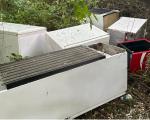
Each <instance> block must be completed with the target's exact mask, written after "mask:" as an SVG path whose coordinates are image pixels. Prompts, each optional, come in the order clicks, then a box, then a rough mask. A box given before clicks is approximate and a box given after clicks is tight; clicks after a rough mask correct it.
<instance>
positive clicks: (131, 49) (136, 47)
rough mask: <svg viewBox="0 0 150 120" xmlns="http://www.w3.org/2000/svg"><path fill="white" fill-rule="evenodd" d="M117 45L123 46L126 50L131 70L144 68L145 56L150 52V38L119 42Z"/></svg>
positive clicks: (135, 70)
mask: <svg viewBox="0 0 150 120" xmlns="http://www.w3.org/2000/svg"><path fill="white" fill-rule="evenodd" d="M118 46H120V47H122V48H125V49H126V50H127V52H128V66H129V70H130V71H131V72H137V71H139V70H144V69H145V66H146V61H147V56H148V54H150V40H148V39H144V38H142V39H136V40H127V41H125V42H122V43H119V44H118Z"/></svg>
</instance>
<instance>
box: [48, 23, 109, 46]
mask: <svg viewBox="0 0 150 120" xmlns="http://www.w3.org/2000/svg"><path fill="white" fill-rule="evenodd" d="M48 36H49V37H50V38H51V39H52V40H54V41H55V42H56V43H57V44H58V45H60V46H61V47H62V48H65V47H67V46H70V45H72V46H73V44H78V43H81V42H86V41H87V42H88V41H92V40H95V39H101V38H105V37H108V36H109V34H108V33H106V32H104V31H103V30H101V29H99V28H97V27H96V26H94V25H92V28H91V27H90V24H89V23H88V24H82V25H79V26H74V27H70V28H65V29H60V30H56V31H51V32H48Z"/></svg>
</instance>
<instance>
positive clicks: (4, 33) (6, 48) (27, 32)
mask: <svg viewBox="0 0 150 120" xmlns="http://www.w3.org/2000/svg"><path fill="white" fill-rule="evenodd" d="M46 32H47V31H46V28H45V27H38V26H31V25H22V24H15V23H6V22H1V23H0V52H1V53H0V64H1V63H5V62H9V59H8V58H7V57H6V56H10V55H11V53H16V54H20V55H22V56H23V57H32V56H36V55H40V54H43V53H45V52H47V51H46V43H45V40H46Z"/></svg>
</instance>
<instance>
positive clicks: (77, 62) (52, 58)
mask: <svg viewBox="0 0 150 120" xmlns="http://www.w3.org/2000/svg"><path fill="white" fill-rule="evenodd" d="M93 48H95V49H97V50H98V51H96V50H94V49H93ZM0 90H1V91H0V106H1V109H0V118H1V119H8V118H11V119H40V118H41V119H46V118H48V119H65V118H75V117H77V116H79V115H81V114H83V113H85V112H87V111H89V110H92V109H94V108H96V107H98V106H100V105H102V104H104V103H107V102H109V101H111V100H113V99H115V98H117V97H119V96H121V95H123V94H125V92H126V90H127V53H126V51H125V50H122V49H121V48H117V47H113V46H109V45H104V44H96V45H92V46H91V48H89V47H85V46H78V47H74V48H69V49H64V50H61V51H56V52H52V53H48V54H45V55H42V56H37V57H33V58H30V59H25V60H22V61H18V62H14V63H9V64H4V65H1V66H0Z"/></svg>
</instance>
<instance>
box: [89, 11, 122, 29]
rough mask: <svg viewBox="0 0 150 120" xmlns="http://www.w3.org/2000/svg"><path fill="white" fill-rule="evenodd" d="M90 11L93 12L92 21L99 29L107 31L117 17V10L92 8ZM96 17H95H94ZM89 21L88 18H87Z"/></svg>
mask: <svg viewBox="0 0 150 120" xmlns="http://www.w3.org/2000/svg"><path fill="white" fill-rule="evenodd" d="M91 12H92V13H93V14H94V15H92V16H91V19H92V23H93V24H94V25H95V26H96V27H98V28H100V29H101V30H104V31H107V29H108V27H109V26H111V25H112V24H113V23H115V22H116V21H117V20H118V19H119V13H120V12H119V10H110V9H105V8H93V9H91ZM95 17H96V18H95ZM87 21H88V22H89V19H88V18H87Z"/></svg>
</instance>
